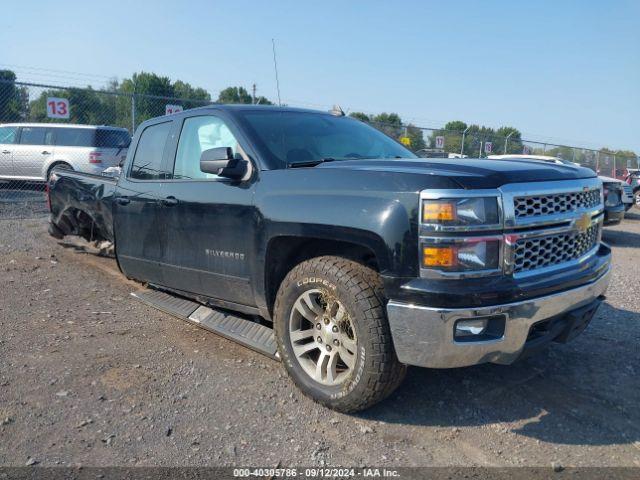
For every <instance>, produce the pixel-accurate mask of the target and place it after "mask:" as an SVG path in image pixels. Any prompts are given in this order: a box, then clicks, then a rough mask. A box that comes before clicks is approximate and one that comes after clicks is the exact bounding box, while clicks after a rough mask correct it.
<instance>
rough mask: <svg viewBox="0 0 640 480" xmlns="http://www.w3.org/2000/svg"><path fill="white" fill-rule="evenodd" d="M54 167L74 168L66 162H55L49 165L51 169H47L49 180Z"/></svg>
mask: <svg viewBox="0 0 640 480" xmlns="http://www.w3.org/2000/svg"><path fill="white" fill-rule="evenodd" d="M54 168H62V169H64V170H73V167H72V166H71V165H69V164H68V163H66V162H58V163H54V164H53V165H51V166H50V167H49V170H47V181H49V177H51V172H52V171H53V169H54Z"/></svg>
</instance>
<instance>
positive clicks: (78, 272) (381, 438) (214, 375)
mask: <svg viewBox="0 0 640 480" xmlns="http://www.w3.org/2000/svg"><path fill="white" fill-rule="evenodd" d="M0 208H2V205H0ZM639 212H640V211H638V210H635V213H632V214H631V215H629V218H628V220H626V221H625V222H624V223H623V224H622V225H620V226H617V227H613V228H609V229H607V231H606V233H605V240H606V241H609V242H610V243H611V244H612V245H613V248H614V263H615V270H614V276H613V280H612V285H611V287H610V290H609V292H608V300H607V302H606V303H605V304H604V305H603V307H602V308H601V309H600V311H599V313H598V315H597V317H596V318H595V319H594V321H593V322H592V324H591V325H590V327H589V328H588V329H587V331H586V332H585V333H584V334H583V335H582V336H580V337H579V338H578V339H576V340H575V341H574V342H573V343H570V344H567V345H559V344H556V345H553V346H552V347H551V348H550V349H548V350H546V351H545V352H543V353H541V354H540V355H538V356H536V357H533V358H529V359H527V360H523V361H521V362H519V363H517V364H515V365H512V366H496V365H482V366H477V367H472V368H466V369H455V370H446V371H437V370H427V369H419V368H412V369H410V370H409V374H408V376H407V380H406V381H405V383H404V385H403V386H402V387H401V388H400V389H399V390H398V391H397V392H396V393H395V394H394V395H393V396H392V397H391V398H390V399H388V400H387V401H385V402H384V403H382V404H380V405H378V406H376V407H374V408H372V409H370V410H368V411H367V412H364V413H362V414H359V415H342V414H337V413H335V412H332V411H330V410H327V409H325V408H323V407H320V406H318V405H316V404H315V403H313V402H312V401H310V400H308V399H306V398H305V397H303V396H302V395H301V394H300V393H298V391H297V390H296V389H295V388H294V387H293V385H292V384H291V382H290V381H289V380H288V379H287V377H286V375H285V373H284V370H283V368H282V367H281V365H280V364H279V363H277V362H275V361H272V360H269V359H267V358H265V357H263V356H261V355H259V354H257V353H254V352H252V351H250V350H247V349H244V348H242V347H240V346H238V345H235V344H234V343H232V342H230V341H227V340H224V339H222V338H220V337H217V336H216V335H214V334H211V333H208V332H205V331H203V330H200V329H198V328H196V327H194V326H191V325H189V324H186V323H184V322H181V321H180V320H177V319H175V318H173V317H171V316H168V315H166V314H163V313H161V312H159V311H157V310H154V309H153V308H150V307H147V306H145V305H143V304H141V303H138V302H137V301H135V300H134V299H133V298H131V297H130V296H129V293H130V292H132V291H134V290H136V289H138V288H139V286H138V285H136V284H134V283H132V282H128V281H127V280H125V279H124V278H123V277H122V276H121V275H120V274H119V272H118V270H117V267H116V265H115V262H114V260H112V259H108V258H102V257H97V256H95V255H89V254H86V253H81V252H78V251H76V250H75V249H73V248H70V247H68V246H67V247H65V246H63V245H61V244H59V243H58V242H56V241H54V240H53V239H51V238H50V237H48V236H47V234H46V219H45V218H42V217H39V218H33V219H9V220H0V271H1V274H0V286H1V292H2V293H1V297H0V464H1V465H14V466H19V465H25V464H39V465H71V466H75V465H78V464H80V465H95V466H111V465H120V466H125V465H126V466H130V465H162V466H173V465H211V466H221V465H245V466H246V465H253V466H276V465H278V464H280V465H281V466H312V465H350V466H359V465H379V466H401V465H402V466H424V465H437V466H451V465H456V466H511V465H527V466H545V467H549V466H550V465H551V464H552V462H555V464H556V465H558V464H559V465H562V466H640V408H639V407H640V393H639V392H640V380H639V375H640V360H639V355H638V353H639V349H638V344H639V340H640V301H639V300H638V296H639V295H638V294H639V289H638V278H639V276H638V275H639V271H640V270H639V269H638V266H639V265H640V213H639Z"/></svg>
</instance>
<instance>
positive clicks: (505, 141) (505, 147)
mask: <svg viewBox="0 0 640 480" xmlns="http://www.w3.org/2000/svg"><path fill="white" fill-rule="evenodd" d="M514 133H516V132H511V133H509V135H507V138H506V139H505V140H504V154H505V155H506V154H507V145H508V144H509V137H510V136H511V135H513V134H514Z"/></svg>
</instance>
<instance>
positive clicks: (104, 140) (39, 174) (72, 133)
mask: <svg viewBox="0 0 640 480" xmlns="http://www.w3.org/2000/svg"><path fill="white" fill-rule="evenodd" d="M130 142H131V137H130V135H129V132H128V131H127V130H126V129H124V128H117V127H107V126H96V125H71V124H61V123H60V124H58V123H9V124H0V178H3V179H14V180H28V181H43V180H46V179H47V178H48V177H49V173H50V172H51V170H52V169H53V168H54V167H60V168H68V169H70V170H77V171H80V172H87V173H99V172H100V171H102V170H104V169H105V168H106V167H110V166H114V165H118V164H119V163H120V162H121V161H123V160H124V158H125V157H126V154H127V149H128V147H129V143H130Z"/></svg>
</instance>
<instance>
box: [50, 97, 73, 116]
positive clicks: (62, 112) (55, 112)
mask: <svg viewBox="0 0 640 480" xmlns="http://www.w3.org/2000/svg"><path fill="white" fill-rule="evenodd" d="M47 117H49V118H69V100H68V99H66V98H58V97H47Z"/></svg>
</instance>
